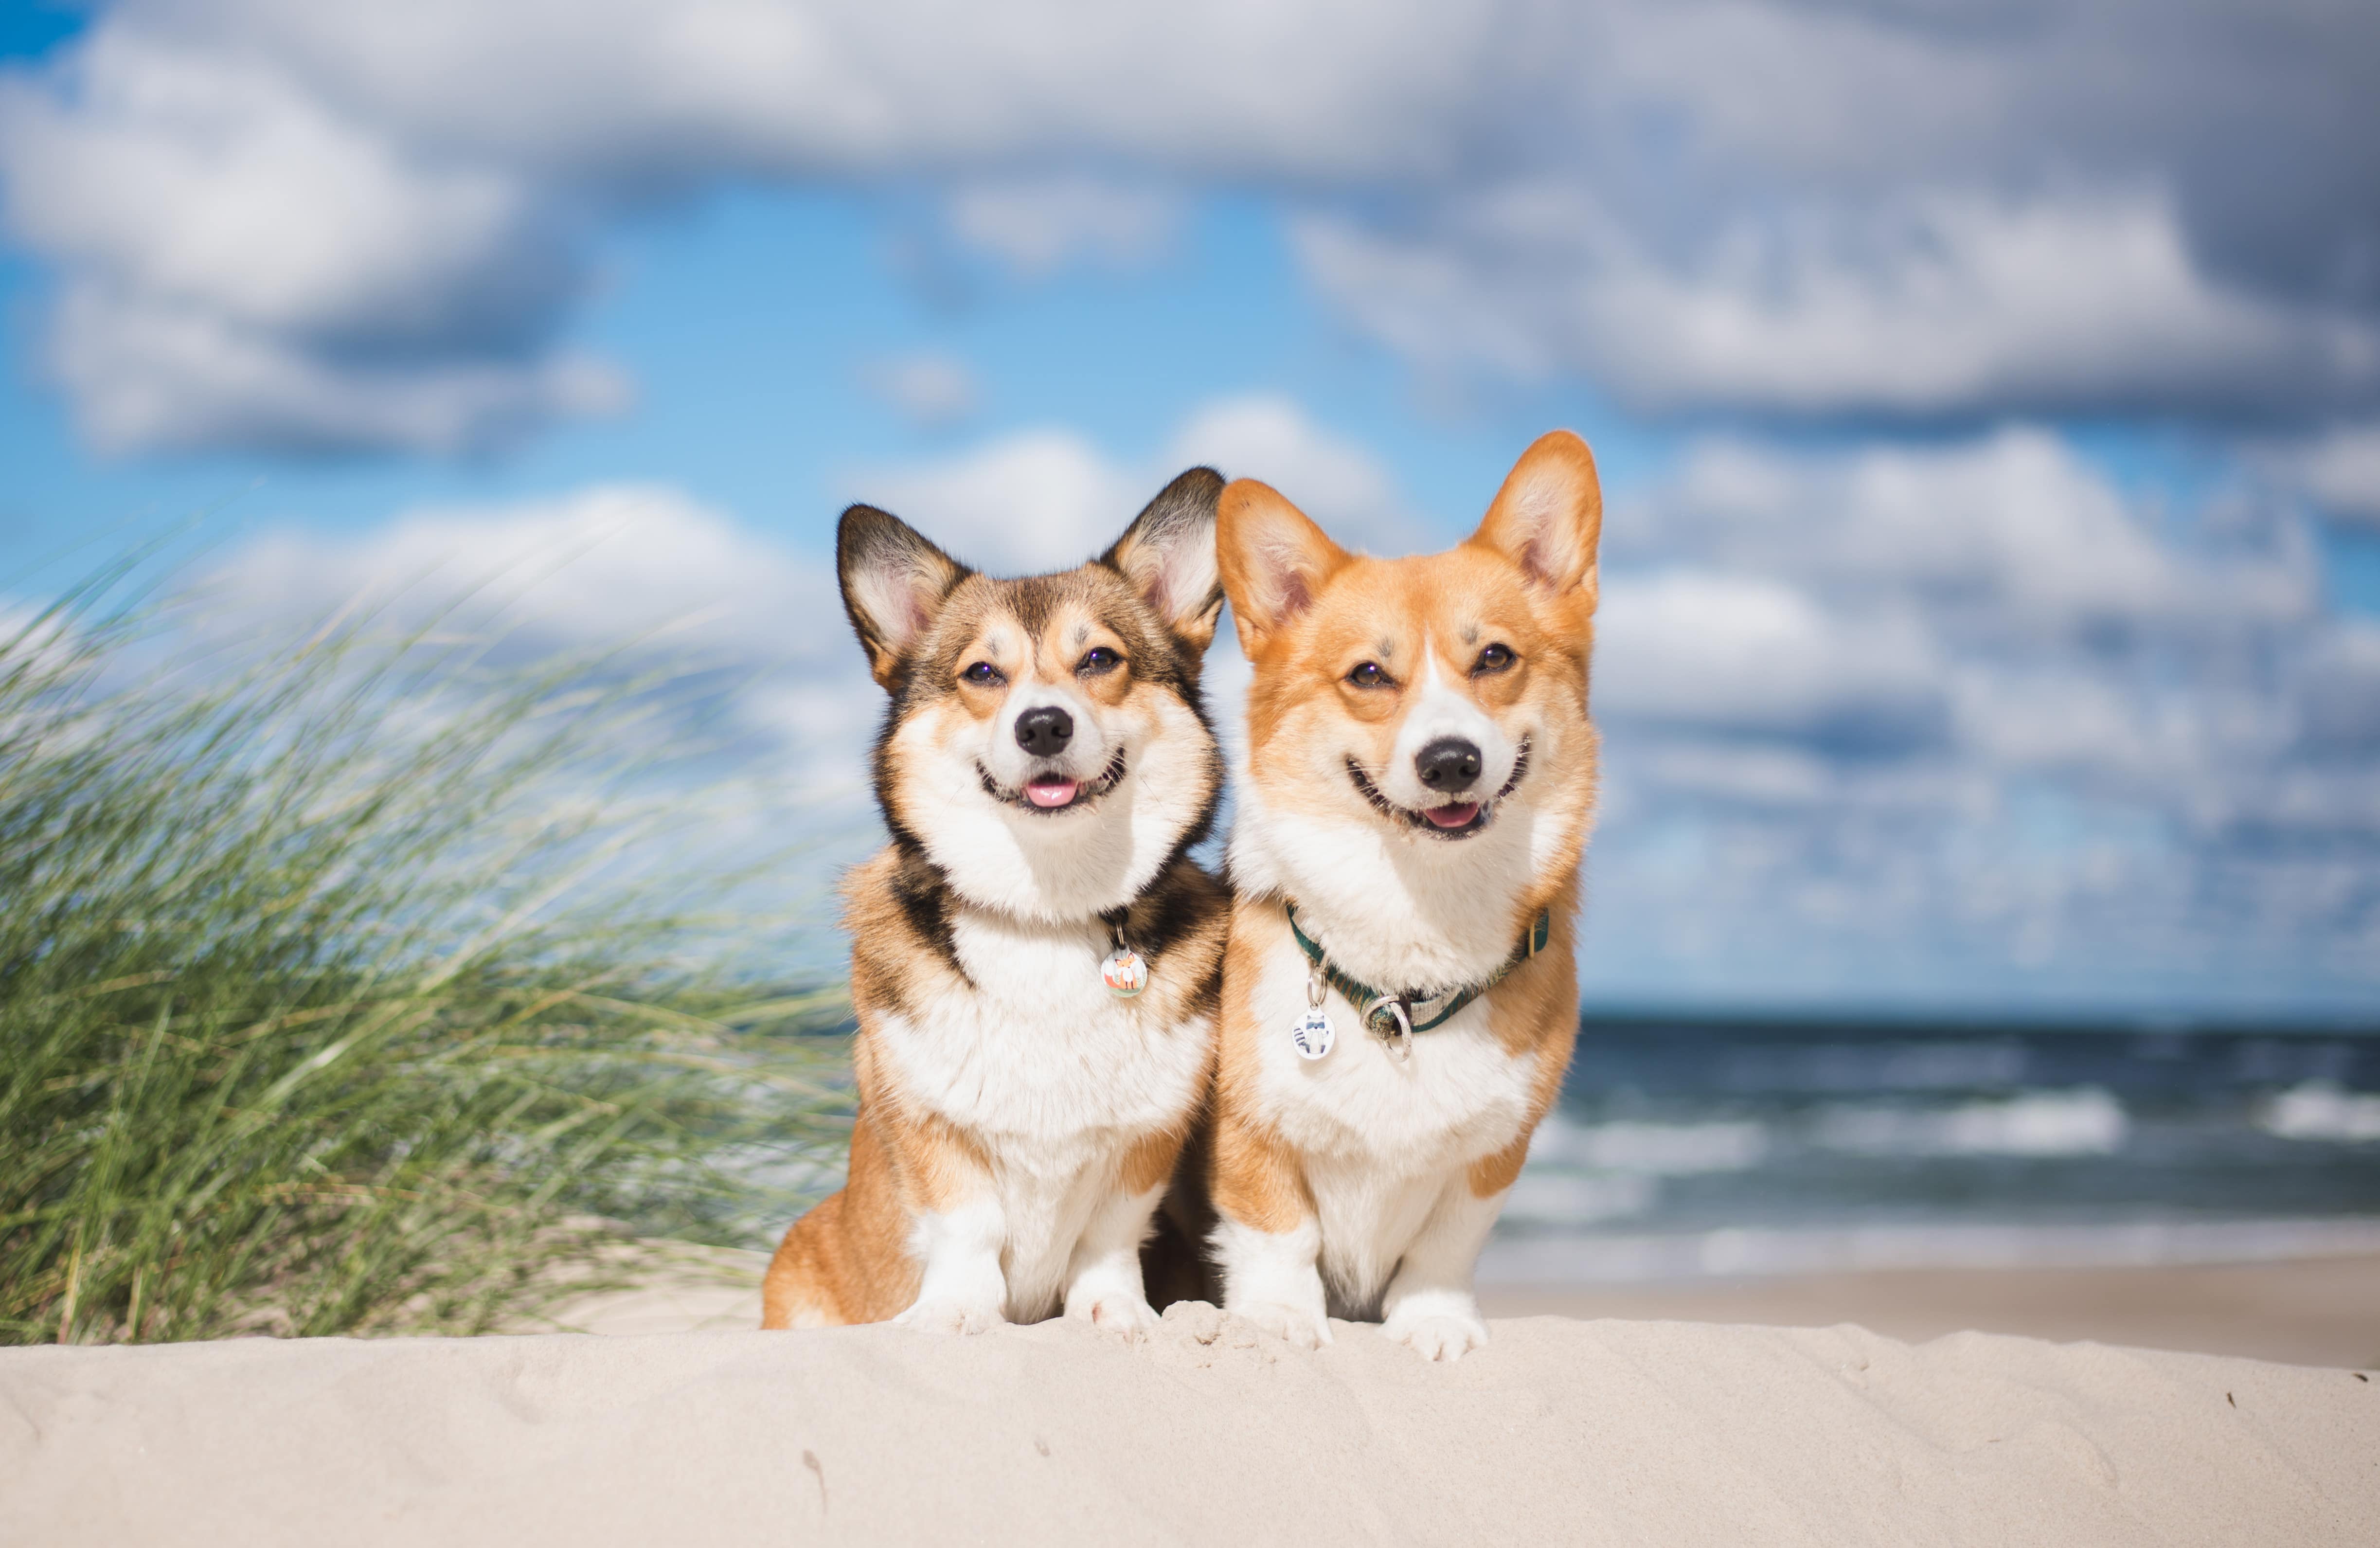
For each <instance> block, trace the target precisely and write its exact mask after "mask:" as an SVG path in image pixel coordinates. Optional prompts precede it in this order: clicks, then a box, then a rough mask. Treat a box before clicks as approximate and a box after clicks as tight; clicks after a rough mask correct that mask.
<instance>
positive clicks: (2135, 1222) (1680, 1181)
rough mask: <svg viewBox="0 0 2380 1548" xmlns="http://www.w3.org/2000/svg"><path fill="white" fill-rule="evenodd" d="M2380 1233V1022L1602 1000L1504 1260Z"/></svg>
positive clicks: (1540, 1267)
mask: <svg viewBox="0 0 2380 1548" xmlns="http://www.w3.org/2000/svg"><path fill="white" fill-rule="evenodd" d="M2350 1251H2380V1035H2373V1034H2360V1033H2316V1032H2288V1033H2278V1032H2250V1031H2214V1030H2199V1031H2155V1032H2142V1031H2129V1030H2059V1029H2043V1028H2006V1029H1977V1028H1973V1027H1961V1028H1926V1027H1911V1026H1895V1027H1858V1026H1840V1025H1819V1024H1795V1025H1728V1024H1724V1023H1717V1022H1712V1023H1679V1022H1665V1023H1652V1022H1618V1021H1593V1020H1590V1021H1589V1022H1588V1023H1586V1024H1585V1027H1584V1029H1583V1030H1582V1033H1581V1036H1580V1040H1579V1044H1578V1053H1577V1056H1576V1058H1575V1060H1574V1061H1573V1066H1572V1068H1571V1073H1570V1078H1569V1080H1568V1082H1567V1083H1566V1085H1565V1087H1564V1089H1563V1092H1562V1099H1561V1102H1560V1106H1559V1107H1558V1109H1557V1110H1556V1111H1555V1113H1554V1114H1552V1115H1549V1117H1548V1120H1547V1121H1546V1123H1545V1124H1544V1125H1543V1126H1542V1127H1541V1128H1540V1129H1539V1131H1538V1133H1537V1136H1536V1140H1535V1142H1534V1143H1533V1144H1532V1145H1531V1147H1530V1152H1529V1164H1528V1166H1527V1167H1526V1169H1525V1170H1524V1172H1523V1173H1522V1175H1521V1178H1520V1180H1519V1182H1518V1183H1517V1184H1515V1186H1514V1188H1513V1190H1512V1198H1511V1200H1510V1201H1509V1202H1508V1203H1507V1205H1506V1208H1505V1212H1504V1216H1503V1219H1502V1222H1501V1223H1500V1225H1499V1226H1498V1229H1497V1235H1496V1238H1495V1239H1494V1240H1493V1241H1492V1242H1491V1243H1490V1244H1489V1247H1488V1251H1487V1252H1486V1253H1485V1254H1484V1255H1483V1257H1482V1259H1481V1262H1480V1276H1481V1278H1482V1279H1483V1281H1487V1282H1490V1283H1502V1284H1541V1285H1546V1284H1594V1283H1618V1282H1630V1281H1646V1280H1663V1279H1693V1278H1702V1277H1713V1276H1722V1277H1730V1276H1740V1275H1753V1274H1780V1273H1797V1272H1812V1271H1821V1270H1829V1269H1852V1268H1882V1267H1954V1266H1975V1267H1983V1266H2000V1265H2018V1264H2048V1263H2107V1264H2114V1263H2154V1262H2227V1261H2242V1260H2250V1259H2257V1258H2274V1257H2290V1256H2299V1255H2306V1254H2324V1253H2331V1252H2350Z"/></svg>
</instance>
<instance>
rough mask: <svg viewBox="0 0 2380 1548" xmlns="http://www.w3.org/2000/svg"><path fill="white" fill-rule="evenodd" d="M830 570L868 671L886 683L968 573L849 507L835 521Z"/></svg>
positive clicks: (884, 520)
mask: <svg viewBox="0 0 2380 1548" xmlns="http://www.w3.org/2000/svg"><path fill="white" fill-rule="evenodd" d="M834 568H835V575H836V577H837V579H840V580H841V581H842V582H843V607H844V612H846V613H848V614H850V615H851V627H852V629H853V630H854V632H856V634H858V636H859V644H860V648H861V649H862V650H865V651H866V652H868V671H869V673H871V674H872V675H873V676H875V678H876V680H877V681H878V682H879V683H880V684H882V685H883V686H884V687H885V688H886V689H891V688H892V686H893V683H894V682H895V681H896V680H897V679H898V678H899V676H900V675H901V671H902V666H903V664H904V663H905V662H906V661H907V659H908V655H909V652H910V650H911V649H912V648H913V647H915V646H916V644H917V637H918V636H919V635H922V634H923V633H925V632H926V626H927V625H929V624H930V623H932V622H933V620H934V615H935V614H936V613H938V612H940V611H941V605H942V599H943V598H944V597H947V596H949V595H950V594H951V588H952V587H953V586H956V585H957V584H958V583H959V582H960V581H962V580H965V579H966V578H967V577H968V575H970V574H972V573H973V572H972V571H970V570H968V569H967V567H965V566H964V565H962V564H960V563H959V562H958V561H957V560H955V559H953V558H952V557H951V556H950V555H947V554H945V553H943V552H942V551H941V549H939V548H936V547H935V546H934V545H933V544H932V543H930V542H927V541H926V540H925V539H924V538H922V537H919V536H918V535H917V532H916V531H915V530H913V529H912V528H911V527H910V526H909V524H908V523H907V522H905V521H904V520H902V519H901V518H899V517H897V516H894V515H892V514H891V513H890V512H888V511H880V510H878V509H877V508H876V507H875V506H852V507H851V508H850V509H849V510H846V511H844V513H843V519H842V520H841V521H840V522H838V523H836V525H835V529H834Z"/></svg>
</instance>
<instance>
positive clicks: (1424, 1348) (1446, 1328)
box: [1380, 1311, 1488, 1360]
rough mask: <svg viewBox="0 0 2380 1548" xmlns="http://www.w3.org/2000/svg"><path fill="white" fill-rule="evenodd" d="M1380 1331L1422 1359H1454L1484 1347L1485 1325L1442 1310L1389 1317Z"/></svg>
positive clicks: (1471, 1318) (1470, 1318) (1474, 1319)
mask: <svg viewBox="0 0 2380 1548" xmlns="http://www.w3.org/2000/svg"><path fill="white" fill-rule="evenodd" d="M1380 1331H1381V1332H1382V1333H1384V1334H1386V1335H1389V1337H1390V1340H1392V1341H1393V1342H1395V1343H1399V1344H1402V1345H1403V1346H1404V1347H1406V1348H1408V1349H1411V1350H1412V1351H1413V1352H1414V1353H1415V1354H1417V1355H1419V1356H1420V1357H1421V1358H1422V1359H1443V1360H1458V1359H1462V1358H1463V1356H1465V1355H1467V1354H1469V1353H1470V1352H1471V1351H1472V1350H1474V1349H1484V1348H1486V1347H1488V1324H1487V1323H1483V1322H1481V1321H1480V1320H1479V1319H1478V1318H1476V1317H1465V1316H1461V1315H1456V1314H1451V1313H1448V1312H1444V1311H1430V1312H1422V1313H1418V1314H1416V1315H1414V1316H1410V1317H1400V1316H1392V1317H1390V1319H1389V1320H1388V1322H1387V1323H1386V1324H1384V1325H1383V1326H1382V1327H1381V1329H1380Z"/></svg>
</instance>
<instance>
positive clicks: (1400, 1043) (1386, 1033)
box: [1364, 994, 1414, 1060]
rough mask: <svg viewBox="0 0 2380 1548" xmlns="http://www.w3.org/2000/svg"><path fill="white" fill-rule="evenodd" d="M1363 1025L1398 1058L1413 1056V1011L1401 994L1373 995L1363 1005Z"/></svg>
mask: <svg viewBox="0 0 2380 1548" xmlns="http://www.w3.org/2000/svg"><path fill="white" fill-rule="evenodd" d="M1364 1025H1365V1026H1366V1027H1369V1028H1370V1029H1371V1030H1372V1035H1373V1036H1374V1037H1377V1038H1380V1039H1382V1040H1384V1041H1385V1042H1387V1043H1388V1045H1389V1046H1390V1048H1393V1049H1395V1050H1396V1051H1397V1057H1398V1059H1400V1060H1404V1059H1410V1058H1412V1057H1413V1040H1414V1024H1413V1012H1412V1011H1411V1010H1409V1009H1407V1008H1406V1006H1405V1002H1404V997H1403V995H1401V994H1376V995H1374V996H1373V997H1372V999H1371V1001H1370V1002H1369V1003H1368V1004H1366V1006H1364Z"/></svg>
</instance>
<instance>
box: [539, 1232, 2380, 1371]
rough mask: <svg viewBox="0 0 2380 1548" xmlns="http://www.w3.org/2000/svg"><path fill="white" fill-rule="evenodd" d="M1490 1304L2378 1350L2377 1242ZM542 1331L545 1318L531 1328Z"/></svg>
mask: <svg viewBox="0 0 2380 1548" xmlns="http://www.w3.org/2000/svg"><path fill="white" fill-rule="evenodd" d="M768 1261H769V1260H768V1257H767V1255H766V1254H765V1253H759V1252H734V1251H728V1250H723V1249H715V1248H687V1247H684V1246H682V1245H675V1244H673V1245H672V1246H671V1248H670V1249H669V1256H668V1260H667V1262H666V1264H665V1266H662V1267H659V1268H656V1269H654V1270H652V1271H650V1272H649V1273H647V1274H645V1275H644V1277H643V1283H642V1284H641V1286H639V1287H638V1288H637V1289H634V1290H626V1291H614V1292H610V1293H607V1294H604V1295H599V1296H588V1297H583V1298H579V1299H577V1300H576V1301H573V1302H570V1303H568V1304H567V1305H565V1306H564V1307H563V1308H562V1309H561V1310H560V1312H559V1315H558V1317H557V1319H556V1321H557V1322H558V1323H559V1324H560V1325H561V1326H564V1327H566V1328H570V1329H574V1330H577V1331H583V1332H588V1333H607V1334H645V1333H731V1332H736V1331H740V1330H742V1329H745V1328H749V1327H751V1326H753V1325H755V1324H756V1323H759V1318H760V1310H759V1307H760V1291H759V1285H760V1274H761V1273H762V1271H763V1270H764V1269H766V1268H767V1266H768ZM1480 1303H1481V1305H1482V1306H1483V1307H1484V1308H1485V1309H1486V1310H1487V1312H1488V1315H1489V1316H1490V1317H1528V1316H1539V1315H1547V1314H1552V1315H1558V1316H1564V1317H1578V1318H1590V1319H1591V1318H1598V1317H1623V1318H1628V1319H1631V1320H1637V1321H1646V1320H1649V1321H1672V1322H1689V1323H1768V1324H1773V1325H1779V1326H1787V1327H1831V1326H1833V1325H1835V1324H1836V1323H1859V1324H1860V1325H1862V1326H1863V1327H1867V1328H1872V1329H1874V1330H1875V1331H1876V1332H1878V1333H1883V1334H1889V1335H1892V1336H1893V1337H1895V1338H1900V1339H1906V1340H1908V1341H1910V1342H1912V1343H1922V1342H1924V1341H1925V1340H1926V1339H1929V1338H1938V1337H1940V1336H1941V1335H1944V1334H1949V1333H1958V1332H1961V1331H1965V1330H1970V1329H1973V1330H1977V1331H1981V1332H1984V1333H2013V1334H2022V1335H2025V1336H2027V1337H2031V1338H2047V1339H2051V1340H2055V1341H2058V1342H2061V1343H2072V1342H2078V1341H2082V1340H2085V1339H2088V1340H2093V1341H2095V1342H2098V1343H2102V1344H2127V1345H2132V1346H2136V1347H2142V1348H2150V1349H2175V1350H2180V1351H2184V1352H2188V1353H2194V1354H2206V1355H2245V1356H2248V1357H2250V1358H2251V1359H2273V1360H2281V1361H2284V1362H2286V1363H2289V1364H2292V1365H2364V1366H2369V1365H2372V1364H2374V1363H2375V1362H2380V1255H2374V1254H2371V1253H2359V1254H2341V1255H2338V1256H2335V1257H2327V1258H2293V1259H2281V1260H2277V1261H2273V1262H2250V1263H2177V1264H2168V1265H2164V1266H2160V1267H2154V1268H2151V1267H2131V1268H2005V1269H2001V1268H1996V1269H1897V1270H1891V1271H1872V1272H1866V1273H1838V1274H1796V1275H1788V1276H1780V1277H1777V1278H1768V1279H1745V1280H1735V1281H1713V1280H1703V1281H1697V1282H1694V1283H1687V1284H1668V1285H1659V1284H1656V1285H1642V1286H1596V1287H1584V1286H1579V1287H1548V1286H1518V1285H1497V1284H1489V1285H1484V1286H1481V1289H1480ZM521 1331H523V1332H532V1331H534V1332H544V1331H548V1328H547V1327H546V1326H538V1327H534V1328H530V1327H524V1328H523V1329H522V1330H521Z"/></svg>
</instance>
